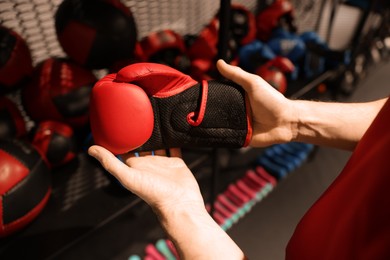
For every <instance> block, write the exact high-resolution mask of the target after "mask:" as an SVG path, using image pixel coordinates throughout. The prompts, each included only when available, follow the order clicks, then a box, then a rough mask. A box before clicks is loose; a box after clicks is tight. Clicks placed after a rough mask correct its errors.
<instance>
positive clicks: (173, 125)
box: [90, 63, 252, 154]
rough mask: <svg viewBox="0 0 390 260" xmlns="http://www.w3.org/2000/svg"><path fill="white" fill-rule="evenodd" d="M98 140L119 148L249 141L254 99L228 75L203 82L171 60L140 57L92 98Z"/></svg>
mask: <svg viewBox="0 0 390 260" xmlns="http://www.w3.org/2000/svg"><path fill="white" fill-rule="evenodd" d="M90 123H91V129H92V135H93V138H94V141H95V143H96V144H98V145H101V146H103V147H105V148H107V149H108V150H110V151H111V152H113V153H114V154H123V153H126V152H129V151H152V150H158V149H167V148H180V147H226V148H239V147H243V146H247V145H248V144H249V141H250V139H251V136H252V127H251V113H250V106H249V101H247V99H246V95H245V92H244V90H243V89H242V88H241V87H240V86H238V85H236V84H234V83H232V82H228V81H216V80H211V81H203V82H197V81H195V80H193V79H192V78H191V77H190V76H188V75H185V74H183V73H181V72H179V71H177V70H175V69H172V68H170V67H168V66H165V65H161V64H154V63H137V64H133V65H129V66H127V67H125V68H123V69H121V70H120V71H119V72H118V73H117V74H110V75H107V76H106V77H104V78H102V79H101V80H100V81H98V82H97V83H96V84H95V86H94V88H93V90H92V97H91V102H90Z"/></svg>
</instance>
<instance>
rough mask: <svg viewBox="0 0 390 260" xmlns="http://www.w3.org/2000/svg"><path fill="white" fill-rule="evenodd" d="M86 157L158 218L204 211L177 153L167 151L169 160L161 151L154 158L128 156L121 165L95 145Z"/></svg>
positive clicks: (188, 172) (202, 203)
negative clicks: (181, 210)
mask: <svg viewBox="0 0 390 260" xmlns="http://www.w3.org/2000/svg"><path fill="white" fill-rule="evenodd" d="M88 153H89V154H90V155H91V156H93V157H95V158H96V159H97V160H98V161H99V162H100V163H101V164H102V166H103V167H104V168H105V169H106V170H107V171H108V172H110V173H111V174H112V175H113V176H114V177H115V178H117V179H118V180H119V181H120V182H121V183H122V185H123V186H124V187H126V188H127V189H128V190H130V191H131V192H133V193H134V194H136V195H137V196H139V197H140V198H141V199H143V200H144V201H145V202H146V203H148V204H149V205H150V206H151V207H152V209H153V210H154V211H155V212H156V214H158V215H159V216H162V215H165V214H169V213H170V212H171V211H174V210H178V209H179V208H181V207H184V208H185V207H188V206H190V207H191V208H194V209H197V208H204V207H205V206H204V201H203V198H202V195H201V193H200V190H199V186H198V183H197V182H196V180H195V178H194V176H193V174H192V173H191V171H190V170H189V169H188V167H187V165H186V164H185V163H184V161H183V160H182V159H181V158H179V157H180V156H181V154H180V150H179V149H171V150H170V156H172V157H166V156H165V155H166V153H165V151H163V150H159V151H156V152H155V153H154V154H155V155H154V156H152V155H148V154H151V153H141V154H140V157H136V156H135V155H134V154H131V153H129V154H125V155H122V159H123V162H122V161H120V160H119V159H118V158H116V157H115V156H114V155H113V154H112V153H111V152H109V151H108V150H107V149H105V148H103V147H101V146H98V145H94V146H91V147H90V148H89V150H88ZM173 156H179V157H173Z"/></svg>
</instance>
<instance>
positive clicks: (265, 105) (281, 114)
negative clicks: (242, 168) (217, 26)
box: [217, 60, 297, 147]
mask: <svg viewBox="0 0 390 260" xmlns="http://www.w3.org/2000/svg"><path fill="white" fill-rule="evenodd" d="M217 68H218V70H219V72H220V73H221V74H222V75H223V76H224V77H225V78H227V79H229V80H232V81H234V82H235V83H237V84H239V85H240V86H241V87H242V88H243V89H244V90H245V91H246V92H247V94H248V97H249V101H250V104H251V109H252V120H253V122H252V124H253V134H252V140H251V142H250V143H249V145H250V146H253V147H263V146H268V145H272V144H275V143H284V142H289V141H291V140H293V139H294V138H295V136H296V134H297V133H296V129H297V127H296V121H297V120H296V115H295V114H294V112H295V111H294V109H293V102H292V101H291V100H289V99H287V98H286V97H284V96H283V94H281V93H280V92H279V91H277V90H276V89H275V88H273V87H272V86H271V85H269V84H268V83H267V82H266V81H265V80H263V79H262V78H261V77H259V76H257V75H255V74H251V73H248V72H246V71H244V70H242V69H241V68H239V67H235V66H232V65H228V64H227V63H225V62H224V61H223V60H219V61H218V62H217Z"/></svg>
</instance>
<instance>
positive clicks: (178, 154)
mask: <svg viewBox="0 0 390 260" xmlns="http://www.w3.org/2000/svg"><path fill="white" fill-rule="evenodd" d="M169 155H170V156H171V157H179V158H182V154H181V149H180V148H171V149H169Z"/></svg>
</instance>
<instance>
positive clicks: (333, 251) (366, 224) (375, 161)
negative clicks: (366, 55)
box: [286, 99, 390, 260]
mask: <svg viewBox="0 0 390 260" xmlns="http://www.w3.org/2000/svg"><path fill="white" fill-rule="evenodd" d="M286 259H288V260H290V259H299V260H305V259H310V260H313V259H315V260H318V259H332V260H334V259H336V260H337V259H354V260H355V259H364V260H366V259H368V260H371V259H375V260H377V259H390V99H389V100H388V101H387V102H386V104H385V105H384V107H383V108H382V110H381V111H380V112H379V114H378V116H377V117H376V119H375V120H374V122H373V123H372V125H371V126H370V127H369V129H368V130H367V132H366V133H365V134H364V136H363V138H362V139H361V141H360V142H359V144H358V145H357V147H356V149H355V151H354V153H353V154H352V156H351V158H350V159H349V161H348V163H347V165H346V166H345V168H344V169H343V171H342V172H341V174H340V175H339V176H338V177H337V178H336V180H335V181H334V182H333V183H332V184H331V185H330V187H329V188H328V189H327V190H326V191H325V192H324V194H323V195H322V196H321V197H320V198H319V200H318V201H317V202H316V203H315V204H314V205H313V206H312V207H311V208H310V209H309V211H308V212H307V213H306V214H305V216H304V217H303V218H302V220H301V221H300V223H299V224H298V226H297V227H296V229H295V232H294V234H293V236H292V238H291V240H290V242H289V244H288V246H287V250H286Z"/></svg>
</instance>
